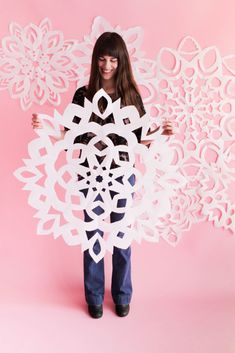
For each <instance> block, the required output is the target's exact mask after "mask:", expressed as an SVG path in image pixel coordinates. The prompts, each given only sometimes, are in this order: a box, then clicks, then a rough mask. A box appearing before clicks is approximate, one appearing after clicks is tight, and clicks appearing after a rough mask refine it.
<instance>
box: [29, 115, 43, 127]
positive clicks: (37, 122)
mask: <svg viewBox="0 0 235 353" xmlns="http://www.w3.org/2000/svg"><path fill="white" fill-rule="evenodd" d="M31 125H32V127H33V129H42V123H41V120H40V119H39V117H38V114H32V122H31Z"/></svg>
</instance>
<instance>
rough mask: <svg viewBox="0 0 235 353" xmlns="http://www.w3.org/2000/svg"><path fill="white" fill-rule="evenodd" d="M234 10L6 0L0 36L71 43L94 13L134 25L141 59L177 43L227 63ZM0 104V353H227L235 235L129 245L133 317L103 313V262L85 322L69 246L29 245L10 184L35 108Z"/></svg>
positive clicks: (226, 5)
mask: <svg viewBox="0 0 235 353" xmlns="http://www.w3.org/2000/svg"><path fill="white" fill-rule="evenodd" d="M1 1H2V0H1ZM234 12H235V3H234V1H232V0H231V1H229V0H224V1H222V0H221V1H220V0H217V1H215V0H207V1H206V2H205V1H202V0H197V1H192V0H191V1H190V0H189V1H188V0H187V1H186V0H179V1H170V0H165V1H159V0H146V1H140V0H135V1H134V0H129V1H123V0H120V1H118V2H110V1H106V0H100V1H90V0H87V1H74V0H71V1H69V2H66V1H53V0H52V1H46V0H41V1H27V0H23V1H21V2H15V1H12V0H8V1H7V2H3V1H2V3H1V15H0V18H1V21H0V36H1V38H2V37H4V36H6V35H8V24H9V23H10V22H11V21H14V22H18V23H19V24H20V25H22V26H25V25H26V24H27V23H29V22H33V23H35V24H39V22H40V21H41V20H42V19H43V18H45V17H49V18H50V19H51V21H52V26H53V28H54V29H58V30H61V31H63V33H64V36H65V38H66V39H70V38H78V39H81V38H82V37H83V35H85V34H87V33H89V32H90V29H91V24H92V21H93V19H94V18H95V17H96V16H98V15H100V16H103V17H105V18H106V19H107V20H108V21H109V22H110V23H111V24H112V25H117V24H119V25H120V26H121V27H122V28H129V27H133V26H141V27H142V28H143V29H144V42H143V46H142V49H143V50H144V51H145V53H146V57H148V58H154V56H155V55H156V53H157V52H158V51H159V49H160V48H161V47H163V46H168V47H174V48H175V47H176V46H177V45H178V42H179V41H180V39H182V37H184V36H185V35H191V36H193V37H194V38H195V39H196V40H197V41H198V42H199V43H200V44H201V46H202V47H204V46H205V47H206V46H210V45H216V46H217V47H218V48H219V50H220V52H221V54H222V55H226V54H235V41H234V36H235V22H234ZM74 90H75V84H71V85H70V88H69V91H68V92H67V93H66V94H63V95H62V103H61V105H60V107H59V108H58V110H59V111H60V110H61V111H63V109H64V107H65V106H66V105H67V104H68V102H70V101H71V98H72V96H73V92H74ZM0 102H1V116H2V118H1V129H0V135H1V136H0V154H1V169H0V171H1V172H0V173H1V174H0V175H1V185H0V188H1V191H0V195H1V205H0V206H1V210H0V215H1V216H0V217H1V224H0V227H1V233H0V234H1V242H0V262H1V266H0V276H1V277H0V278H1V279H0V299H1V300H0V308H1V311H0V348H1V351H2V352H4V353H13V352H19V353H23V352H24V353H31V352H43V353H46V352H57V353H60V352H68V351H69V352H71V353H72V352H80V351H86V352H91V351H95V350H96V352H110V351H111V350H112V351H113V349H112V346H113V344H114V343H115V347H116V348H115V350H114V351H120V350H121V351H122V352H143V351H146V352H150V353H152V352H159V353H166V352H167V353H168V352H174V353H175V352H178V351H179V352H195V353H196V352H200V353H202V352H203V353H204V352H205V353H212V352H213V353H217V352H218V353H219V352H220V353H221V352H223V353H232V352H235V299H234V298H235V296H234V294H235V281H234V278H235V260H234V259H235V256H234V254H235V236H234V235H231V234H230V233H229V232H226V231H223V230H222V229H218V228H215V227H214V226H213V225H212V224H211V223H209V222H208V223H200V224H198V225H195V226H194V227H193V228H192V229H191V230H190V232H188V233H187V234H184V237H183V238H182V240H181V242H180V244H179V245H178V246H177V247H176V248H172V247H170V246H169V245H167V244H166V243H164V242H163V241H161V242H160V243H159V244H150V243H142V244H141V246H139V245H137V244H134V245H133V282H134V298H133V304H132V311H131V314H130V316H129V317H128V318H126V319H124V320H122V321H121V322H120V321H119V320H120V319H119V318H116V317H115V315H114V314H113V312H112V305H111V298H110V293H109V287H110V273H111V256H110V255H108V256H107V257H106V274H107V276H106V277H107V282H106V286H107V296H106V302H107V304H106V305H107V308H106V312H105V315H104V317H103V318H102V320H99V321H98V322H97V321H95V322H94V320H93V321H92V320H91V319H90V318H89V317H88V316H87V315H86V310H85V307H84V299H83V282H82V280H83V278H82V254H81V251H80V248H79V247H68V246H67V245H65V244H64V242H63V240H62V239H58V240H56V241H54V240H53V239H52V237H46V236H45V237H42V236H40V237H39V236H36V234H35V232H36V220H35V219H34V218H33V214H34V210H33V209H32V208H31V207H30V206H28V204H27V192H25V191H24V192H23V191H21V188H22V184H21V183H20V182H19V181H17V180H16V179H15V177H14V176H13V171H14V170H15V169H16V168H18V167H19V166H20V165H21V159H22V158H24V157H25V156H27V144H28V142H29V141H30V140H31V139H32V138H33V137H34V132H33V131H32V129H31V125H30V119H31V113H32V112H35V111H38V107H36V106H33V107H32V108H31V109H30V110H29V111H27V112H23V111H22V110H21V108H20V105H19V102H18V101H17V100H13V99H11V98H10V96H9V94H8V93H7V91H2V92H0ZM40 111H42V108H40ZM43 111H44V112H48V113H52V112H53V108H52V107H50V106H49V105H48V106H45V107H43ZM90 336H91V338H90ZM96 342H99V345H97V344H96Z"/></svg>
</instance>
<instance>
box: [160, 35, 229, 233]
mask: <svg viewBox="0 0 235 353" xmlns="http://www.w3.org/2000/svg"><path fill="white" fill-rule="evenodd" d="M234 58H235V57H234V56H229V57H225V58H222V57H221V55H220V54H219V51H218V49H217V48H216V47H209V48H205V49H202V48H201V47H200V45H199V44H198V43H197V42H196V40H195V39H193V38H192V37H185V38H184V39H183V40H182V41H181V43H180V44H179V46H178V48H177V49H171V48H162V49H161V50H160V52H159V54H158V57H157V76H156V81H155V85H156V90H157V91H158V92H159V94H158V102H157V104H156V107H158V108H159V107H160V108H159V109H158V117H159V118H161V117H167V118H169V119H170V120H172V121H174V124H175V126H176V131H177V134H176V135H175V136H174V137H173V138H172V139H171V141H170V144H169V146H171V147H172V148H174V149H175V151H176V159H177V160H178V166H179V168H180V170H181V173H182V175H184V176H185V177H186V178H187V180H188V183H187V185H186V186H185V188H183V189H181V194H179V195H178V196H177V200H176V205H175V207H176V208H174V209H173V210H172V213H171V214H170V215H168V218H167V219H165V222H166V223H167V224H172V225H173V226H174V224H175V217H176V216H177V225H176V224H175V225H176V228H175V229H176V233H175V236H176V237H177V234H179V229H180V228H181V229H182V230H188V229H190V226H191V224H192V223H194V222H198V221H200V220H205V219H206V218H208V219H209V220H213V221H214V224H215V225H216V226H222V227H224V228H225V229H229V230H230V231H232V232H234V231H235V215H234V209H235V202H234V201H235V200H234V197H233V196H232V195H233V193H231V192H229V190H230V188H231V185H232V183H234V182H235V139H234V136H235V118H234V116H235V115H234V114H235V106H234V97H235V90H234V73H235V72H234V69H233V67H234V66H233V64H234ZM186 199H187V203H186V205H187V207H186V208H185V207H184V208H182V207H181V205H180V203H179V200H181V201H182V202H183V204H184V203H185V200H186ZM183 200H184V201H183ZM177 203H178V205H177ZM178 208H179V212H177V209H178ZM192 216H193V217H192Z"/></svg>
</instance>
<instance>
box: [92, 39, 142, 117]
mask: <svg viewBox="0 0 235 353" xmlns="http://www.w3.org/2000/svg"><path fill="white" fill-rule="evenodd" d="M104 55H109V56H113V57H115V58H117V59H118V67H117V73H116V77H115V96H116V98H119V97H121V102H122V105H124V106H126V105H135V106H136V108H137V109H138V111H139V113H140V114H141V115H143V113H144V112H143V109H144V108H143V105H142V100H141V98H140V94H139V91H138V88H137V85H136V82H135V79H134V77H133V73H132V68H131V64H130V58H129V54H128V50H127V47H126V44H125V42H124V40H123V39H122V37H121V36H120V35H119V34H118V33H116V32H104V33H103V34H101V36H100V37H99V38H98V39H97V41H96V43H95V46H94V49H93V53H92V61H91V72H90V79H89V84H88V89H87V94H86V96H87V98H88V99H92V98H93V96H94V94H95V93H96V92H97V91H98V90H99V89H100V88H101V77H100V73H99V68H98V59H99V57H101V56H104Z"/></svg>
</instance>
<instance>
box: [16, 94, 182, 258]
mask: <svg viewBox="0 0 235 353" xmlns="http://www.w3.org/2000/svg"><path fill="white" fill-rule="evenodd" d="M102 97H103V99H106V101H107V107H106V109H105V111H104V112H103V113H101V112H100V110H99V106H98V102H99V99H100V98H102ZM93 113H95V114H96V115H97V116H98V117H99V118H101V119H105V118H106V117H108V116H109V115H110V114H112V115H113V120H114V122H113V123H106V124H104V125H100V124H98V123H96V122H94V121H90V118H91V116H92V114H93ZM75 116H76V117H77V118H80V120H79V123H75V122H74V117H75ZM40 118H41V121H42V123H43V126H44V128H43V129H37V130H35V131H36V132H37V134H38V138H37V139H35V140H33V141H31V142H30V143H29V145H28V152H29V157H30V158H28V159H24V166H23V167H21V168H19V169H17V170H16V171H15V176H16V177H17V178H18V179H19V180H20V181H22V182H23V183H25V186H24V190H29V191H30V194H29V199H28V202H29V204H30V205H31V206H32V207H34V208H35V209H37V213H36V214H35V217H36V218H38V219H39V222H38V228H37V233H38V234H53V235H54V237H55V238H57V237H59V236H62V237H63V238H64V240H65V242H66V243H67V244H69V245H78V244H80V245H81V248H82V250H83V251H84V250H87V249H89V252H90V254H91V256H92V257H93V259H94V260H95V261H96V262H98V261H99V260H100V259H101V258H103V256H104V255H105V252H106V250H108V251H110V252H111V253H112V251H113V247H114V246H116V247H119V248H124V249H125V248H127V247H128V246H129V245H130V244H131V242H132V240H136V241H138V242H140V241H141V239H142V238H143V239H146V240H149V241H154V242H156V241H158V240H159V237H160V236H161V235H160V233H159V231H158V228H159V229H161V227H162V226H163V224H162V222H161V217H164V216H165V215H166V214H167V213H169V212H170V209H171V199H173V197H174V195H175V191H176V190H177V189H178V188H180V187H182V186H183V185H185V178H184V177H183V176H182V175H181V174H180V173H179V172H178V166H177V165H176V164H175V163H174V150H173V149H170V148H169V146H168V144H167V142H166V140H167V138H166V137H165V136H163V135H161V132H162V128H161V127H160V128H159V130H158V131H157V132H155V133H154V134H152V135H151V136H150V135H148V134H147V133H148V129H149V117H148V115H147V114H145V115H144V116H143V117H141V118H140V116H139V113H138V111H137V109H136V108H135V107H134V106H127V107H121V106H120V99H118V100H116V101H115V102H112V100H111V98H110V97H109V95H107V94H106V93H105V91H104V90H103V89H101V90H99V91H98V92H97V93H96V94H95V96H94V98H93V101H92V102H90V101H89V100H87V99H86V98H85V102H84V107H82V106H79V105H76V104H72V103H71V104H69V105H68V106H67V108H66V109H65V111H64V113H63V115H60V114H59V113H58V112H57V111H55V113H54V117H53V118H52V117H50V116H48V115H43V114H41V115H40ZM77 118H76V119H77ZM127 118H128V119H127ZM61 126H64V127H67V128H69V130H68V131H67V132H66V134H65V137H64V139H63V140H60V141H56V142H55V139H53V137H52V135H57V134H58V135H59V134H60V128H61ZM139 128H141V129H142V135H141V140H150V139H151V140H152V139H154V140H155V142H154V143H152V145H151V147H150V148H147V147H146V146H145V145H144V144H141V143H138V140H137V137H136V135H135V133H134V132H133V131H134V130H136V129H139ZM85 133H91V136H92V137H91V139H90V140H89V142H88V144H86V145H85V144H83V143H74V141H75V139H76V137H78V136H80V135H82V134H85ZM113 134H115V135H117V136H121V137H122V141H126V143H125V144H118V145H115V144H114V142H113V139H112V136H114V135H113ZM123 139H125V140H123ZM81 142H82V141H81ZM101 147H102V148H101ZM123 156H124V157H125V158H123ZM123 159H124V160H123ZM133 178H134V179H135V183H134V185H133ZM133 194H134V195H135V196H134V197H133ZM84 211H86V213H87V216H88V217H89V222H85V221H84ZM111 214H112V215H113V214H116V215H117V216H118V219H120V220H118V221H115V222H113V223H110V215H111ZM91 232H92V233H91ZM91 234H92V236H90V235H91ZM162 236H163V237H164V234H163V235H162ZM95 242H99V244H100V251H99V253H95V252H94V249H93V246H94V244H95Z"/></svg>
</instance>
